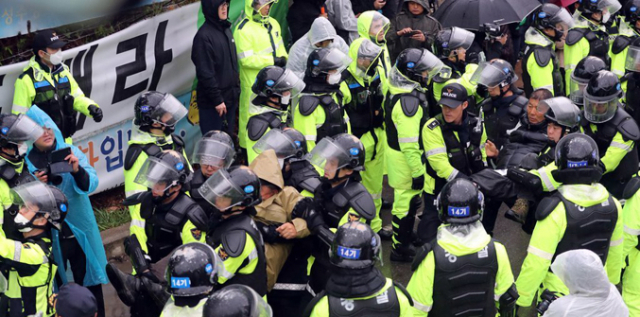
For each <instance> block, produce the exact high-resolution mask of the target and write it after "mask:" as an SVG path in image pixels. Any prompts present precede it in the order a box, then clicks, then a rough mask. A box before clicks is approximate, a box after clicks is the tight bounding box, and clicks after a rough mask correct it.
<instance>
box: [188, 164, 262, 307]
mask: <svg viewBox="0 0 640 317" xmlns="http://www.w3.org/2000/svg"><path fill="white" fill-rule="evenodd" d="M260 188H261V187H260V179H259V178H258V176H257V175H256V174H255V173H254V172H253V171H252V170H251V169H250V168H249V167H246V166H232V167H231V168H230V169H228V170H219V171H218V172H216V173H215V174H213V176H211V177H210V178H209V179H208V180H207V181H206V182H205V183H204V184H202V186H201V187H200V188H199V189H198V191H200V194H201V195H202V197H204V199H206V200H207V201H208V202H209V203H210V204H212V205H213V206H214V207H216V208H217V209H218V210H220V213H221V217H220V219H219V221H217V222H216V223H215V224H213V225H212V226H211V232H213V233H212V235H211V236H210V239H209V241H208V243H209V244H210V245H212V246H213V247H214V249H215V250H216V252H217V253H218V256H219V257H220V259H221V260H222V266H221V267H220V270H219V271H218V277H217V282H218V284H219V285H221V287H223V288H224V287H225V286H227V285H233V284H241V285H246V286H249V287H251V288H252V289H253V290H254V291H256V293H258V294H259V295H260V296H265V295H266V294H267V259H266V256H265V250H264V241H263V240H262V235H261V233H260V230H258V227H257V226H256V224H255V222H253V220H252V219H251V215H255V214H256V210H255V208H254V206H256V205H258V204H260V203H261V202H262V196H261V189H260Z"/></svg>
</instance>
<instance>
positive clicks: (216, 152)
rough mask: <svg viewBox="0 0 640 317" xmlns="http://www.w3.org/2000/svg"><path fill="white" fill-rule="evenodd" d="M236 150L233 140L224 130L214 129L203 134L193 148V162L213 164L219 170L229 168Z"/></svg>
mask: <svg viewBox="0 0 640 317" xmlns="http://www.w3.org/2000/svg"><path fill="white" fill-rule="evenodd" d="M235 155H236V151H235V149H234V147H233V140H232V139H231V137H230V136H229V135H228V134H227V133H226V132H224V131H218V130H212V131H209V132H207V133H205V135H203V136H202V138H201V139H200V140H198V143H196V146H195V149H194V150H193V163H194V164H200V165H206V166H211V167H212V168H214V169H215V171H217V170H218V169H221V168H229V167H230V166H231V164H232V163H233V160H234V157H235Z"/></svg>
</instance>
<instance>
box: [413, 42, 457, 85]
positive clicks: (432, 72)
mask: <svg viewBox="0 0 640 317" xmlns="http://www.w3.org/2000/svg"><path fill="white" fill-rule="evenodd" d="M415 70H416V72H420V73H423V72H425V71H426V72H427V77H428V78H429V79H432V78H433V77H435V76H436V75H438V74H440V77H442V78H445V77H446V78H449V76H448V75H447V71H449V75H450V74H451V73H450V71H451V69H450V68H448V67H446V66H444V64H443V63H442V61H441V60H440V59H439V58H437V57H436V56H435V55H433V54H432V53H431V52H429V51H427V50H425V49H423V50H422V56H421V57H420V60H419V61H418V63H417V64H416V66H415ZM443 76H445V77H443ZM425 78H426V77H425Z"/></svg>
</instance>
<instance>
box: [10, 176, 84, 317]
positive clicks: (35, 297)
mask: <svg viewBox="0 0 640 317" xmlns="http://www.w3.org/2000/svg"><path fill="white" fill-rule="evenodd" d="M11 194H12V196H13V202H14V204H15V205H17V206H18V208H19V212H18V214H17V215H16V216H15V219H14V222H15V224H16V226H17V228H18V230H20V232H21V233H22V236H23V237H22V238H21V239H19V240H11V239H8V238H7V237H6V236H5V234H4V233H1V234H0V261H2V264H3V265H5V266H7V267H10V272H9V280H10V281H17V283H18V284H20V290H19V291H20V292H21V296H20V297H19V300H18V302H17V303H16V302H15V301H14V302H12V303H11V305H10V306H9V313H8V314H7V316H28V315H35V314H36V313H38V312H42V313H43V315H44V316H53V315H54V313H55V312H54V308H53V307H52V306H51V305H50V303H49V297H50V296H51V294H52V293H53V279H54V276H55V274H56V271H57V266H56V265H55V263H54V261H53V254H52V252H51V234H52V231H51V230H52V229H55V230H61V228H62V223H63V222H64V219H65V218H66V216H67V213H68V212H73V211H69V204H68V202H67V198H66V197H65V195H64V194H63V193H62V191H60V190H59V189H58V188H56V187H54V186H49V185H45V184H43V183H41V182H31V183H28V184H25V185H21V186H18V187H15V188H14V189H13V190H12V192H11Z"/></svg>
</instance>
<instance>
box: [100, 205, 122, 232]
mask: <svg viewBox="0 0 640 317" xmlns="http://www.w3.org/2000/svg"><path fill="white" fill-rule="evenodd" d="M93 212H94V214H95V215H96V221H97V222H98V228H99V229H100V231H103V230H107V229H110V228H114V227H117V226H120V225H122V224H125V223H127V222H129V221H131V216H129V210H127V209H126V208H125V209H115V210H113V209H95V210H94V211H93Z"/></svg>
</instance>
